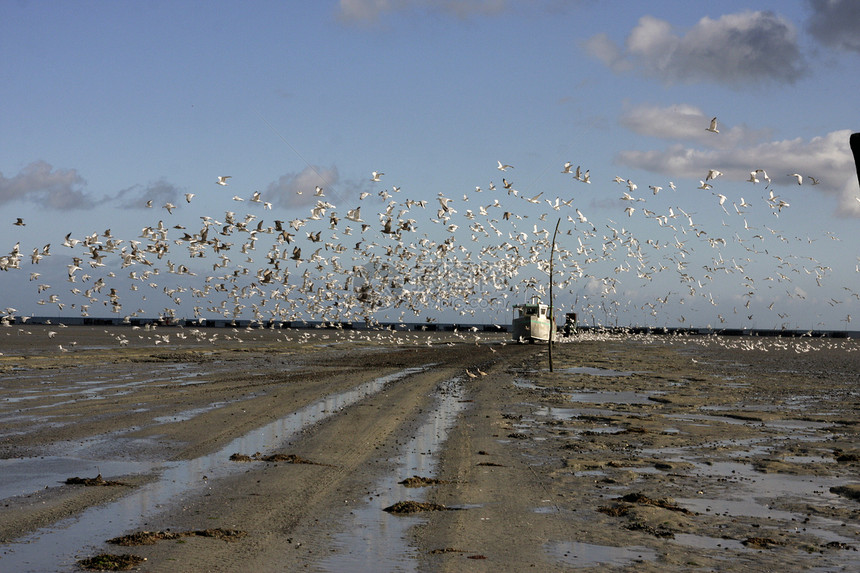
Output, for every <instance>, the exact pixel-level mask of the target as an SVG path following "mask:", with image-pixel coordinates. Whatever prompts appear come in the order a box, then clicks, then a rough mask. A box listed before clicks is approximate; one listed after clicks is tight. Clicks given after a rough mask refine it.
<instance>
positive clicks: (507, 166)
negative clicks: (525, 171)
mask: <svg viewBox="0 0 860 573" xmlns="http://www.w3.org/2000/svg"><path fill="white" fill-rule="evenodd" d="M498 163H499V166H498V167H497V168H496V169H498V170H499V171H507V170H508V168H509V167H510V168H511V169H513V168H514V166H513V165H503V164H502V162H501V161H499V162H498Z"/></svg>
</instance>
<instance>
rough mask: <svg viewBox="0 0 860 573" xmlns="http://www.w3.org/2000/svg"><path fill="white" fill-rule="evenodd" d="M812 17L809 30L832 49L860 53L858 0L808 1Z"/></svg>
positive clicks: (809, 21)
mask: <svg viewBox="0 0 860 573" xmlns="http://www.w3.org/2000/svg"><path fill="white" fill-rule="evenodd" d="M808 4H809V7H810V8H811V9H812V15H811V16H810V17H809V20H808V21H807V30H809V33H810V34H812V36H813V37H814V38H815V39H816V40H818V41H819V42H821V43H822V44H824V45H825V46H830V47H831V48H836V49H840V50H846V51H851V52H860V2H858V1H857V0H808Z"/></svg>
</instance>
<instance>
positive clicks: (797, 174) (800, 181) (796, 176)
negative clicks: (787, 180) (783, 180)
mask: <svg viewBox="0 0 860 573" xmlns="http://www.w3.org/2000/svg"><path fill="white" fill-rule="evenodd" d="M788 176H789V177H794V178H795V179H797V184H798V185H803V175H801V174H800V173H789V174H788Z"/></svg>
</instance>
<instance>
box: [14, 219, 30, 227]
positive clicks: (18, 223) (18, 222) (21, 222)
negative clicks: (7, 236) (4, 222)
mask: <svg viewBox="0 0 860 573" xmlns="http://www.w3.org/2000/svg"><path fill="white" fill-rule="evenodd" d="M16 219H17V221H15V222H14V223H13V225H17V226H19V227H23V226H25V225H26V224H27V223H25V222H24V219H22V218H21V217H16Z"/></svg>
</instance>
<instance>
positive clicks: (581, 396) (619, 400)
mask: <svg viewBox="0 0 860 573" xmlns="http://www.w3.org/2000/svg"><path fill="white" fill-rule="evenodd" d="M657 394H660V392H649V393H643V392H630V391H622V392H613V391H605V392H603V391H601V392H574V393H573V394H571V396H570V401H571V402H587V403H594V404H656V402H654V400H652V399H651V396H653V395H657Z"/></svg>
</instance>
